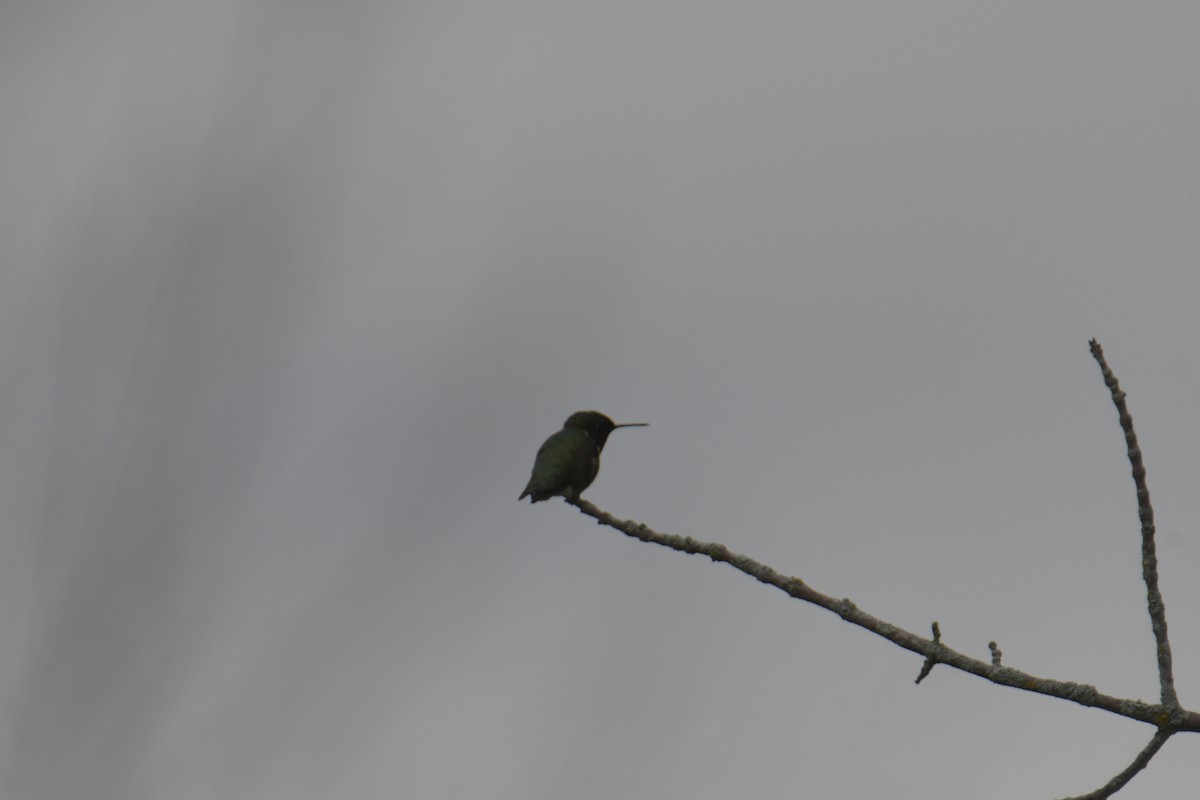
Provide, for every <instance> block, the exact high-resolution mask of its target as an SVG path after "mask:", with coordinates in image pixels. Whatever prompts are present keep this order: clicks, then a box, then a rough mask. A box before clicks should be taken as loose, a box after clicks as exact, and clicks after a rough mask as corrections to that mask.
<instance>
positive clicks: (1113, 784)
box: [1063, 728, 1175, 800]
mask: <svg viewBox="0 0 1200 800" xmlns="http://www.w3.org/2000/svg"><path fill="white" fill-rule="evenodd" d="M1174 733H1175V731H1173V730H1171V729H1169V728H1159V729H1158V730H1157V731H1155V733H1154V737H1153V738H1151V739H1150V743H1149V744H1147V745H1146V746H1145V747H1144V748H1142V752H1140V753H1138V754H1137V758H1135V759H1133V763H1131V764H1130V765H1129V766H1128V767H1126V768H1125V769H1123V770H1121V771H1120V772H1118V773H1117V774H1116V776H1114V777H1113V779H1112V780H1111V781H1109V782H1108V783H1106V784H1104V785H1103V786H1101V787H1100V788H1099V789H1097V790H1096V791H1094V792H1088V793H1087V794H1081V795H1079V796H1077V797H1066V798H1063V800H1107V798H1109V797H1112V796H1113V795H1114V794H1116V793H1117V792H1119V791H1120V790H1121V789H1122V788H1123V787H1124V786H1125V784H1127V783H1129V781H1130V780H1132V779H1133V776H1134V775H1137V774H1138V773H1139V772H1141V771H1142V770H1143V769H1145V768H1146V765H1147V764H1149V763H1150V759H1152V758H1154V754H1155V753H1157V752H1158V751H1159V749H1160V748H1161V747H1162V746H1163V745H1164V744H1166V743H1167V739H1170V738H1171V736H1172V735H1174Z"/></svg>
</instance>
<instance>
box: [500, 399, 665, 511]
mask: <svg viewBox="0 0 1200 800" xmlns="http://www.w3.org/2000/svg"><path fill="white" fill-rule="evenodd" d="M648 424H649V423H647V422H626V423H624V424H621V425H618V424H616V423H615V422H613V421H612V420H611V419H609V418H608V417H606V416H604V415H603V414H601V413H600V412H599V411H576V412H575V413H574V414H572V415H571V416H569V417H567V421H566V422H564V423H563V427H562V430H561V431H559V432H558V433H555V434H552V435H551V436H550V438H549V439H547V440H546V441H545V442H543V443H542V446H541V447H539V448H538V451H537V458H535V459H534V460H533V474H532V475H530V476H529V483H528V484H526V486H525V491H523V492H521V496H520V497H518V498H517V499H518V500H523V499H524V498H525V497H526V496H528V497H529V502H531V503H536V502H538V501H539V500H549V499H550V498H551V497H554V496H555V495H561V496H563V497H570V498H576V497H579V493H580V492H582V491H583V490H584V489H586V488H587V487H589V486H591V485H592V481H594V480H596V473H597V472H599V471H600V451H601V450H603V449H604V443H605V442H607V441H608V435H609V434H610V433H612V432H613V431H614V430H616V429H617V428H644V427H645V426H646V425H648Z"/></svg>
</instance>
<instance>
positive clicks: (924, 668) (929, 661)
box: [913, 620, 942, 683]
mask: <svg viewBox="0 0 1200 800" xmlns="http://www.w3.org/2000/svg"><path fill="white" fill-rule="evenodd" d="M929 627H930V630H931V631H932V632H933V646H934V647H935V648H937V647H941V644H942V626H941V625H939V624H938V623H937V620H934V622H933V624H932V625H930V626H929ZM936 664H937V659H935V658H934V657H933V656H932V655H930V656H926V658H925V663H924V664H922V665H921V671H920V672H919V673H917V679H916V680H915V681H913V683H920V682H921V681H923V680H925V679H926V678H928V677H929V673H931V672H933V668H934V666H935V665H936Z"/></svg>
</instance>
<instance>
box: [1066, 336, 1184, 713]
mask: <svg viewBox="0 0 1200 800" xmlns="http://www.w3.org/2000/svg"><path fill="white" fill-rule="evenodd" d="M1088 344H1089V345H1090V346H1091V349H1092V357H1093V358H1095V359H1096V361H1097V362H1098V363H1099V364H1100V372H1101V374H1102V375H1103V376H1104V383H1105V385H1106V386H1108V390H1109V391H1110V392H1111V393H1112V399H1113V404H1114V405H1116V407H1117V415H1118V417H1119V419H1120V421H1121V430H1123V431H1124V432H1125V444H1126V447H1127V448H1128V452H1129V465H1130V467H1132V469H1133V484H1134V486H1135V487H1136V488H1137V501H1138V519H1139V520H1141V523H1142V578H1143V579H1144V580H1145V581H1146V605H1147V607H1148V608H1149V611H1150V627H1151V628H1152V629H1153V630H1154V641H1155V643H1156V645H1157V647H1156V650H1157V655H1158V683H1159V687H1160V688H1161V691H1162V703H1163V705H1165V706H1178V705H1179V697H1178V695H1177V694H1176V693H1175V675H1174V673H1173V670H1172V668H1171V640H1170V639H1169V638H1167V608H1166V605H1165V604H1164V603H1163V596H1162V592H1160V591H1159V589H1158V556H1157V554H1156V553H1155V546H1154V508H1153V507H1152V506H1151V505H1150V489H1149V488H1147V486H1146V465H1145V464H1143V463H1142V449H1141V448H1140V447H1139V446H1138V440H1137V434H1136V433H1134V431H1133V417H1132V416H1131V415H1130V413H1129V408H1128V406H1126V404H1125V392H1123V391H1122V390H1121V386H1120V384H1118V383H1117V376H1116V375H1114V374H1113V371H1112V370H1111V369H1109V368H1108V362H1107V361H1105V360H1104V351H1103V350H1101V349H1100V342H1098V341H1096V340H1095V339H1092V340H1091V341H1090V342H1088Z"/></svg>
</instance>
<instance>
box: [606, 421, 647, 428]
mask: <svg viewBox="0 0 1200 800" xmlns="http://www.w3.org/2000/svg"><path fill="white" fill-rule="evenodd" d="M649 424H650V423H649V422H622V423H621V424H620V425H613V427H614V428H645V427H647V426H648V425H649Z"/></svg>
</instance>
